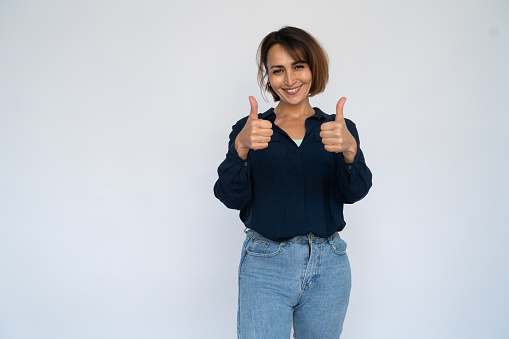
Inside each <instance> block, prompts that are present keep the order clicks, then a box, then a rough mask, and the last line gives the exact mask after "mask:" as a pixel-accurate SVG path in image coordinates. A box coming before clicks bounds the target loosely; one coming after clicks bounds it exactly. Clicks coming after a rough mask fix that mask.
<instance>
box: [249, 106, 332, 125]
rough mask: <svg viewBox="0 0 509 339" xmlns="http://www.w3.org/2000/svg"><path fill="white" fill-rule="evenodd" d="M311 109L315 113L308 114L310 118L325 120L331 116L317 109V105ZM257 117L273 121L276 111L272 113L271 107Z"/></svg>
mask: <svg viewBox="0 0 509 339" xmlns="http://www.w3.org/2000/svg"><path fill="white" fill-rule="evenodd" d="M313 109H314V110H315V114H313V115H312V116H310V118H316V119H325V120H327V119H330V118H332V115H330V114H327V113H324V112H322V110H321V109H319V108H318V107H313ZM259 118H260V119H264V120H269V121H270V122H274V121H275V120H276V113H274V107H271V108H269V109H268V110H267V111H265V112H263V113H262V114H261V115H260V117H259Z"/></svg>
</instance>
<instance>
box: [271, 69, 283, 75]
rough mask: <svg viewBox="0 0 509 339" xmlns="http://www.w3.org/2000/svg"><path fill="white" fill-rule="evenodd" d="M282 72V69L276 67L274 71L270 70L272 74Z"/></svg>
mask: <svg viewBox="0 0 509 339" xmlns="http://www.w3.org/2000/svg"><path fill="white" fill-rule="evenodd" d="M282 72H283V71H282V70H280V69H276V70H274V71H273V72H272V74H280V73H282Z"/></svg>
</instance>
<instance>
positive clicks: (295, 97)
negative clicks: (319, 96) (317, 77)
mask: <svg viewBox="0 0 509 339" xmlns="http://www.w3.org/2000/svg"><path fill="white" fill-rule="evenodd" d="M267 68H268V76H269V82H270V85H271V87H272V89H273V90H274V91H275V92H276V94H277V95H279V98H280V99H281V103H284V104H290V105H298V104H301V103H303V102H308V100H309V99H308V94H309V90H310V89H311V80H312V75H311V70H310V69H309V66H308V64H306V63H304V62H297V61H296V60H295V59H294V58H292V56H291V55H290V54H288V52H287V51H286V49H285V48H284V47H283V46H281V45H274V46H272V47H271V48H270V49H269V52H268V53H267Z"/></svg>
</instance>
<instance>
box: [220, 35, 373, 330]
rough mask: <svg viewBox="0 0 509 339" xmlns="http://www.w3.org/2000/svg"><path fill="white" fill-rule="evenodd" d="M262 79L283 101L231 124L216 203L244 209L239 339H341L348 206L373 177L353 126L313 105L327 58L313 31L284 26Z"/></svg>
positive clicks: (261, 57)
mask: <svg viewBox="0 0 509 339" xmlns="http://www.w3.org/2000/svg"><path fill="white" fill-rule="evenodd" d="M258 81H259V84H260V86H261V88H263V89H265V90H266V91H268V92H269V93H270V94H271V95H272V96H273V98H274V101H276V102H278V105H277V106H276V108H271V109H269V110H268V111H266V112H265V113H262V114H258V112H257V110H258V105H257V102H256V100H255V98H253V97H249V101H250V103H251V112H250V113H249V116H247V117H245V118H243V119H241V120H240V121H238V122H237V123H236V124H235V125H234V126H233V131H232V132H231V134H230V142H229V149H228V153H227V155H226V159H225V160H224V161H223V162H222V163H221V165H220V166H219V169H218V173H219V179H218V180H217V182H216V184H215V186H214V193H215V195H216V197H217V198H218V199H219V200H221V201H222V202H223V203H224V204H225V205H226V206H227V207H229V208H233V209H238V210H240V218H241V220H242V221H243V222H244V224H245V226H246V230H247V232H246V240H245V241H244V244H243V247H242V255H241V261H240V266H239V308H238V318H237V319H238V323H237V324H238V337H239V338H242V339H247V338H256V339H263V338H289V336H290V332H291V326H292V322H293V327H294V335H295V338H297V339H304V338H307V339H318V338H319V339H327V338H339V336H340V334H341V331H342V328H343V320H344V318H345V315H346V310H347V306H348V300H349V296H350V284H351V280H350V265H349V262H348V257H347V255H346V253H345V250H346V243H345V242H344V241H343V240H342V239H341V238H340V236H339V234H338V232H339V231H341V230H342V229H343V228H344V227H345V221H344V219H343V205H344V204H351V203H354V202H356V201H358V200H360V199H362V198H363V197H364V196H365V195H366V194H367V193H368V191H369V189H370V187H371V172H370V171H369V169H368V167H367V166H366V163H365V160H364V156H363V154H362V151H361V149H360V147H359V137H358V134H357V130H356V128H355V124H354V123H353V122H351V121H350V120H348V119H344V117H343V106H344V104H345V101H346V98H341V99H340V100H339V102H338V104H337V107H336V115H329V114H326V113H324V112H322V111H321V110H320V109H319V108H316V107H315V108H313V107H312V106H311V104H310V103H309V97H312V96H314V95H316V94H318V93H321V92H323V90H324V89H325V85H326V83H327V81H328V59H327V55H326V53H325V52H324V50H323V48H322V47H321V46H320V44H319V43H318V42H317V41H316V40H315V39H314V38H313V37H312V36H311V35H309V34H308V33H307V32H305V31H303V30H301V29H298V28H294V27H284V28H282V29H280V30H279V31H275V32H272V33H270V34H269V35H267V36H266V37H265V38H264V39H263V41H262V42H261V44H260V47H259V49H258Z"/></svg>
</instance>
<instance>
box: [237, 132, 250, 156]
mask: <svg viewBox="0 0 509 339" xmlns="http://www.w3.org/2000/svg"><path fill="white" fill-rule="evenodd" d="M234 147H235V150H236V151H237V154H238V155H239V157H241V158H242V159H244V160H246V159H247V154H248V152H249V148H248V147H244V146H242V144H241V143H240V141H239V138H238V137H237V138H236V139H235V144H234Z"/></svg>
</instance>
